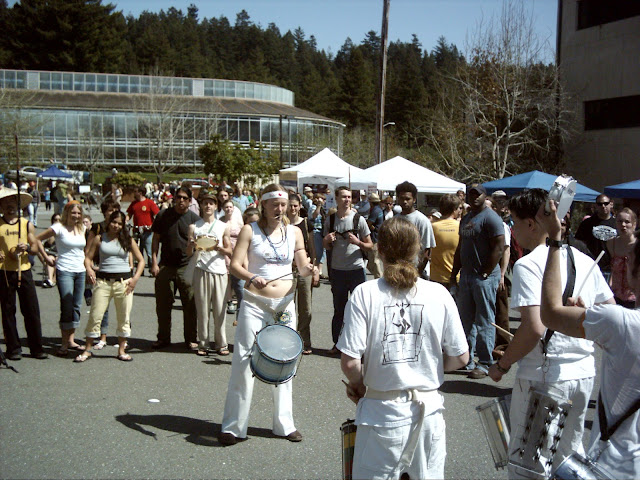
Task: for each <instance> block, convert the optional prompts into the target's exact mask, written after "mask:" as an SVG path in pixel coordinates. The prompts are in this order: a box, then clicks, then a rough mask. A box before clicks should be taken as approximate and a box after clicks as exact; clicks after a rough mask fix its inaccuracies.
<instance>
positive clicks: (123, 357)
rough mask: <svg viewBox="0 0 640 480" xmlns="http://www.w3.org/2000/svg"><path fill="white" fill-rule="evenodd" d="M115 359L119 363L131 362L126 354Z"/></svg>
mask: <svg viewBox="0 0 640 480" xmlns="http://www.w3.org/2000/svg"><path fill="white" fill-rule="evenodd" d="M116 358H117V359H118V360H120V361H121V362H130V361H131V360H133V357H132V356H131V355H129V354H128V353H125V354H124V355H118V356H117V357H116Z"/></svg>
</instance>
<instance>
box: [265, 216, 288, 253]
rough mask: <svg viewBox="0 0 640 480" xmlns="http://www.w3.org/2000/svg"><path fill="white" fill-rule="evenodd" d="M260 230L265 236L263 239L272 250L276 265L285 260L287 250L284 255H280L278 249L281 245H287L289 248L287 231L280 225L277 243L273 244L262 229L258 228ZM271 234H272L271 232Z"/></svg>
mask: <svg viewBox="0 0 640 480" xmlns="http://www.w3.org/2000/svg"><path fill="white" fill-rule="evenodd" d="M260 230H261V231H262V234H263V235H264V236H265V238H266V239H267V242H269V245H270V246H271V249H272V250H273V254H274V255H275V261H276V262H277V263H280V262H283V261H284V260H285V259H286V256H287V255H288V250H289V249H288V248H287V249H286V253H285V254H281V253H280V252H279V251H278V249H279V248H280V247H282V246H283V245H285V244H286V245H287V247H288V246H289V239H288V237H287V230H286V229H285V228H283V226H282V224H281V225H280V240H279V241H278V242H275V243H274V242H273V241H271V239H270V238H269V236H268V235H267V232H265V231H264V229H263V228H262V227H260ZM271 233H273V232H271Z"/></svg>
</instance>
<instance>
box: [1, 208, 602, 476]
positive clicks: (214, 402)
mask: <svg viewBox="0 0 640 480" xmlns="http://www.w3.org/2000/svg"><path fill="white" fill-rule="evenodd" d="M94 212H95V210H94ZM98 216H99V214H98ZM41 217H42V220H41V223H40V225H41V226H42V225H47V224H48V222H47V221H45V220H44V215H41ZM35 271H36V272H37V276H36V278H37V279H38V281H39V280H40V271H41V266H40V264H39V263H38V264H37V266H36V269H35ZM38 295H39V299H40V308H41V311H42V327H43V335H44V337H45V344H46V345H47V347H46V349H47V351H48V352H49V353H52V352H53V349H54V347H55V346H56V345H57V344H58V343H57V342H59V340H60V331H59V329H58V316H59V300H58V293H57V290H56V289H55V288H53V289H43V288H40V287H38ZM134 295H135V299H134V304H133V310H132V338H131V339H130V345H131V348H130V350H129V352H130V353H131V355H132V356H133V358H134V360H133V362H129V363H126V362H120V361H118V360H116V358H115V355H116V352H117V349H116V348H115V347H113V346H112V345H113V344H115V343H116V342H115V340H116V339H115V337H114V336H113V335H114V334H115V323H116V322H115V310H114V309H113V307H112V308H111V311H110V319H111V325H110V326H109V333H110V337H109V346H107V347H105V349H103V350H101V351H96V352H94V353H95V354H94V357H93V358H92V359H90V360H89V361H87V362H85V363H84V364H75V363H73V361H72V357H71V355H70V356H69V358H67V359H61V358H57V357H54V356H51V357H50V358H49V359H47V360H42V361H41V360H36V359H33V358H30V357H29V356H28V352H29V350H28V348H24V353H25V354H26V355H25V357H24V358H23V359H22V360H20V361H17V362H10V363H11V365H13V366H15V367H16V368H17V369H18V371H19V373H18V374H16V373H14V372H12V371H10V370H7V369H5V368H2V369H0V478H3V479H9V478H195V477H198V478H332V479H334V478H335V479H337V478H340V476H341V439H340V425H341V424H342V423H343V422H344V421H345V420H346V419H347V418H353V417H354V413H355V405H354V404H353V403H352V402H351V401H349V400H348V399H347V397H346V395H345V392H344V386H343V384H342V383H341V381H340V380H341V379H342V378H343V375H342V373H341V371H340V361H339V359H338V358H336V357H330V356H328V355H327V351H328V350H329V349H330V348H331V347H332V342H331V330H330V328H331V327H330V323H331V315H332V301H331V291H330V287H329V285H328V284H322V285H321V287H320V288H317V289H314V303H313V321H312V324H311V328H312V341H313V347H314V354H313V355H310V356H305V357H304V358H303V359H302V362H301V364H300V368H299V370H298V375H297V377H296V378H295V380H294V388H293V396H294V402H293V403H294V419H295V421H296V427H297V428H298V429H299V430H300V432H301V433H302V434H303V435H304V440H303V441H302V443H297V444H295V443H290V442H287V441H286V440H283V439H280V438H276V437H274V436H273V434H272V433H271V417H272V401H271V393H270V391H269V388H268V387H267V385H265V384H262V383H260V382H256V386H255V389H254V397H253V403H252V409H251V417H250V421H249V425H250V427H249V432H248V435H249V438H248V440H246V441H243V442H240V443H239V444H238V445H236V446H233V447H222V446H221V445H220V444H219V443H218V441H217V439H216V435H217V433H218V432H219V430H220V421H221V419H222V411H223V408H224V400H225V395H226V391H227V383H228V380H229V375H230V372H231V356H226V357H220V356H217V355H212V356H210V357H198V356H196V355H195V354H194V353H192V352H191V353H187V352H186V351H185V349H184V343H183V336H182V318H181V317H182V312H181V311H180V302H179V300H178V301H177V302H176V306H177V309H176V310H175V311H174V314H173V332H172V340H173V342H174V345H173V346H172V348H169V349H166V350H162V351H152V350H151V342H152V341H154V340H155V339H156V336H155V335H156V327H157V322H156V316H155V298H154V294H153V279H152V278H149V277H148V274H147V276H146V277H145V278H142V279H141V280H140V282H139V283H138V286H137V288H136V291H135V293H134ZM88 311H89V307H86V306H84V305H83V309H82V320H81V327H80V329H79V330H78V333H79V335H78V339H82V337H83V331H84V328H85V326H86V322H87V319H88ZM227 319H228V320H227V334H228V338H229V341H230V342H231V343H233V338H234V328H235V327H233V326H232V322H231V316H229V315H228V316H227ZM18 323H19V325H20V332H21V336H22V337H23V338H25V339H26V336H25V333H24V327H23V325H22V317H21V316H19V319H18ZM517 326H518V323H517V322H514V323H512V327H513V328H515V327H517ZM23 344H26V340H25V341H24V342H23ZM2 348H3V350H4V345H2ZM514 371H515V368H514V369H513V370H512V371H511V372H510V373H509V374H508V375H506V376H505V378H504V380H503V382H502V383H501V384H499V385H498V384H495V383H494V382H492V381H491V380H490V379H488V378H487V379H484V380H480V381H478V380H469V379H467V378H466V377H465V376H463V375H457V374H447V375H446V376H445V379H446V381H445V383H444V385H443V386H442V388H441V391H442V392H443V394H444V396H445V407H446V411H445V419H446V422H447V461H446V470H445V471H446V477H447V478H483V479H484V478H506V471H504V470H501V471H496V469H495V468H494V466H493V462H492V460H491V456H490V453H489V448H488V446H487V442H486V440H485V437H484V434H483V432H482V428H481V426H480V422H479V418H478V415H477V413H476V412H475V407H476V406H477V405H480V404H482V403H484V402H486V401H488V400H489V399H491V398H493V397H498V396H502V395H505V394H507V393H509V392H510V387H511V385H512V384H513V380H514ZM597 388H598V385H596V387H595V388H594V392H595V393H594V395H593V398H595V396H596V394H597ZM150 399H157V400H159V402H157V403H150V402H149V400H150ZM593 414H594V409H593V408H590V409H589V412H588V419H589V421H588V424H587V426H588V427H590V426H591V419H592V418H593ZM588 434H589V432H587V434H586V435H587V437H588Z"/></svg>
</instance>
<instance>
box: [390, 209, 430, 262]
mask: <svg viewBox="0 0 640 480" xmlns="http://www.w3.org/2000/svg"><path fill="white" fill-rule="evenodd" d="M398 216H399V217H402V218H406V219H407V220H409V221H410V222H411V223H413V224H414V225H415V226H416V227H418V231H419V232H420V247H421V248H422V251H423V252H424V250H425V249H427V248H433V247H435V246H436V237H435V235H434V234H433V227H432V226H431V222H430V221H429V219H428V218H427V216H426V215H425V214H424V213H422V212H419V211H418V210H414V211H413V212H411V213H410V214H408V215H404V214H402V213H401V214H400V215H398ZM420 258H422V255H420Z"/></svg>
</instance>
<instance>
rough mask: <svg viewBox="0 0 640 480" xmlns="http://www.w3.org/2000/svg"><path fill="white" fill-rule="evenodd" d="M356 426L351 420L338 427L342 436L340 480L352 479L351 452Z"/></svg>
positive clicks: (353, 449) (354, 445) (354, 443)
mask: <svg viewBox="0 0 640 480" xmlns="http://www.w3.org/2000/svg"><path fill="white" fill-rule="evenodd" d="M357 430H358V426H357V425H356V424H355V422H354V421H353V420H347V421H346V422H344V423H343V424H342V426H341V427H340V433H341V434H342V479H343V480H351V479H352V478H353V452H354V451H355V447H356V433H357Z"/></svg>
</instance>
